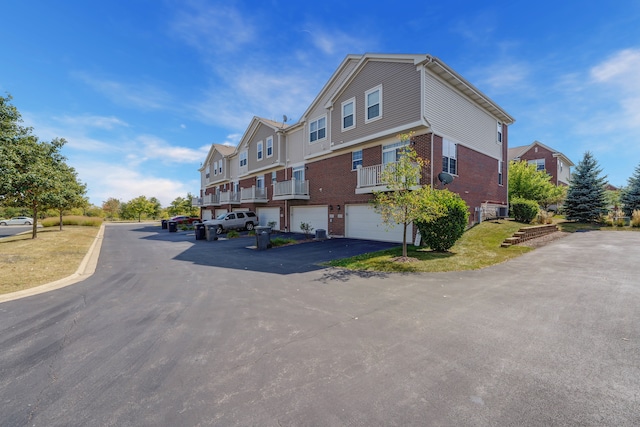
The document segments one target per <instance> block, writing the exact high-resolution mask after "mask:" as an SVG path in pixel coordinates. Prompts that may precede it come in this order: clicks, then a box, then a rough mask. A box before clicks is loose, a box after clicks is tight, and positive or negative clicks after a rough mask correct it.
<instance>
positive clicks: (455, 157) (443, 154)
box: [442, 138, 460, 176]
mask: <svg viewBox="0 0 640 427" xmlns="http://www.w3.org/2000/svg"><path fill="white" fill-rule="evenodd" d="M445 144H448V145H453V146H454V147H455V153H454V156H453V157H452V156H450V155H449V154H450V153H449V150H447V155H446V156H445V152H444V146H445ZM442 157H446V158H447V159H455V161H456V172H455V173H451V168H450V164H451V163H450V162H447V170H446V171H443V172H446V173H448V174H451V175H454V176H458V174H459V172H460V162H458V143H457V142H454V141H451V140H449V139H446V138H442Z"/></svg>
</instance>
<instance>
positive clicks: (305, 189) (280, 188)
mask: <svg viewBox="0 0 640 427" xmlns="http://www.w3.org/2000/svg"><path fill="white" fill-rule="evenodd" d="M293 199H297V200H309V199H310V197H309V181H308V180H307V181H300V180H296V179H292V180H290V181H282V182H276V183H275V184H273V200H293Z"/></svg>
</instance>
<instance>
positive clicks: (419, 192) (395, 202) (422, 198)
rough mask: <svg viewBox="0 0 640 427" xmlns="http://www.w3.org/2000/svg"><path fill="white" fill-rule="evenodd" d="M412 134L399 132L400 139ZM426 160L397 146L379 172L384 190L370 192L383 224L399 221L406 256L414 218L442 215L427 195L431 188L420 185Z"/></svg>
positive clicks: (411, 151) (391, 224)
mask: <svg viewBox="0 0 640 427" xmlns="http://www.w3.org/2000/svg"><path fill="white" fill-rule="evenodd" d="M411 137H412V134H401V135H399V138H400V140H401V141H402V142H408V141H409V140H410V139H411ZM425 164H426V162H425V160H423V159H422V158H420V157H419V156H418V154H417V153H416V152H415V150H414V149H413V148H411V147H410V146H408V145H407V146H405V147H404V148H402V149H401V151H400V154H399V157H398V159H397V161H396V162H395V163H388V164H387V165H386V166H385V168H384V169H383V171H382V174H381V181H382V182H383V183H384V184H385V185H386V186H387V191H378V192H375V193H374V199H373V200H372V203H373V205H374V207H375V210H376V211H377V212H378V213H380V215H381V217H382V221H383V222H384V223H385V225H386V226H387V227H395V226H396V225H399V224H401V225H402V227H403V230H402V257H403V258H406V257H407V228H408V226H409V224H411V223H412V222H414V221H416V220H422V221H429V220H431V219H433V218H435V217H438V216H440V215H442V214H443V210H442V207H441V206H439V205H438V204H437V203H436V202H435V201H434V199H433V197H431V191H432V190H431V187H428V186H421V185H420V176H421V174H422V168H423V167H424V166H425Z"/></svg>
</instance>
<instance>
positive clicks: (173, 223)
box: [167, 221, 178, 233]
mask: <svg viewBox="0 0 640 427" xmlns="http://www.w3.org/2000/svg"><path fill="white" fill-rule="evenodd" d="M167 225H169V233H175V232H176V231H178V223H177V222H176V221H167Z"/></svg>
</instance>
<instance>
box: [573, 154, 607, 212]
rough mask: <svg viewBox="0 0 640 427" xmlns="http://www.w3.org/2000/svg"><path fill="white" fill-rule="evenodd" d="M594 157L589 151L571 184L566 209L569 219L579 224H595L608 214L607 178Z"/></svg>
mask: <svg viewBox="0 0 640 427" xmlns="http://www.w3.org/2000/svg"><path fill="white" fill-rule="evenodd" d="M600 173H602V169H600V167H599V165H598V162H597V161H596V159H595V158H594V157H593V155H592V154H591V153H590V152H589V151H587V152H586V153H585V154H584V157H583V159H582V160H581V161H580V163H578V165H577V166H576V170H575V172H574V173H573V174H572V176H571V184H570V185H569V191H568V193H567V198H566V200H565V202H564V209H565V212H566V216H567V219H568V220H570V221H579V222H595V221H598V220H599V219H600V217H601V216H602V215H604V214H605V213H606V212H607V200H606V194H605V187H604V186H605V184H606V176H605V177H601V176H600Z"/></svg>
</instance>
